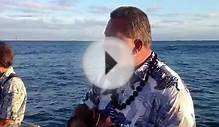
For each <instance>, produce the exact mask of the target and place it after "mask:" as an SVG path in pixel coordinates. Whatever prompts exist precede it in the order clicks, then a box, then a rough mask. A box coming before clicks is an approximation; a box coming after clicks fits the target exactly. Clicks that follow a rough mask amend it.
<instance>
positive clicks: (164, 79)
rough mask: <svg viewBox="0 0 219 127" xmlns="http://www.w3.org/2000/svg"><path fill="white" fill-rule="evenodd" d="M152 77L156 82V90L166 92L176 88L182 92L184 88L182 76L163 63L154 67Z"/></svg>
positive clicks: (159, 62)
mask: <svg viewBox="0 0 219 127" xmlns="http://www.w3.org/2000/svg"><path fill="white" fill-rule="evenodd" d="M150 76H151V78H152V79H153V80H155V81H156V85H155V87H154V88H155V89H156V90H164V89H167V88H171V87H175V88H176V89H177V90H180V88H182V86H183V84H182V80H181V78H180V76H179V75H178V74H177V73H176V72H175V71H174V70H172V69H171V68H170V67H169V66H167V65H166V64H165V63H163V62H161V61H158V64H157V65H156V66H155V67H154V70H153V71H152V72H151V75H150ZM179 84H180V86H179Z"/></svg>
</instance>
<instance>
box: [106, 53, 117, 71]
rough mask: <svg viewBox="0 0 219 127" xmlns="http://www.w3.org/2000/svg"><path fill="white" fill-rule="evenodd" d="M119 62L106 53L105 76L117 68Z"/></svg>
mask: <svg viewBox="0 0 219 127" xmlns="http://www.w3.org/2000/svg"><path fill="white" fill-rule="evenodd" d="M116 64H117V62H116V61H115V60H114V59H113V58H112V57H111V56H110V55H109V54H108V53H107V52H105V75H107V73H108V72H109V71H110V70H111V69H112V68H113V67H114V66H116Z"/></svg>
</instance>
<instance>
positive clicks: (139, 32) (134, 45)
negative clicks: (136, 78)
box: [105, 6, 152, 65]
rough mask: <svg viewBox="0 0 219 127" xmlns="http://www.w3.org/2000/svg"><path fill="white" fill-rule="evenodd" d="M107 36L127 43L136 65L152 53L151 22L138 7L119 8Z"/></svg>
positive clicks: (113, 12)
mask: <svg viewBox="0 0 219 127" xmlns="http://www.w3.org/2000/svg"><path fill="white" fill-rule="evenodd" d="M105 36H107V37H116V38H119V39H121V40H123V41H124V42H125V43H127V45H128V46H129V47H130V48H131V49H132V51H133V54H134V56H135V60H136V65H138V64H140V63H141V62H142V60H143V59H145V57H147V56H148V54H150V52H151V50H150V47H151V42H152V40H151V28H150V24H149V20H148V17H147V15H146V14H145V13H144V12H143V11H141V10H140V9H138V8H136V7H129V6H128V7H119V8H117V9H115V10H114V11H112V12H111V14H110V20H109V22H108V25H107V27H106V30H105ZM144 55H145V56H144Z"/></svg>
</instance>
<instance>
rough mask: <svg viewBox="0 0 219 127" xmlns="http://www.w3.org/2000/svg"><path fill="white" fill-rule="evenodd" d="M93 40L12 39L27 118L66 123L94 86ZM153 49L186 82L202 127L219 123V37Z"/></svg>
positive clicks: (51, 126) (52, 125) (46, 126)
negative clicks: (88, 54)
mask: <svg viewBox="0 0 219 127" xmlns="http://www.w3.org/2000/svg"><path fill="white" fill-rule="evenodd" d="M90 43H91V42H80V41H75V42H74V41H72V42H58V41H57V42H46V41H42V42H33V41H32V42H29V41H23V42H22V41H19V42H10V44H11V45H12V47H13V48H14V50H15V54H16V58H15V65H14V67H15V71H16V72H17V73H18V75H19V76H20V77H22V78H23V80H24V82H25V85H26V87H27V92H28V103H27V112H26V116H25V121H28V122H33V123H35V124H38V125H40V126H42V127H64V126H65V125H66V121H67V120H68V119H69V117H70V116H71V114H72V111H73V108H74V106H76V105H77V104H78V103H79V102H80V100H81V99H82V98H83V97H84V94H85V93H86V91H87V90H88V89H89V82H88V80H87V79H86V77H85V75H84V72H83V68H82V58H83V53H84V52H85V50H86V48H87V47H88V46H89V44H90ZM153 49H154V50H155V51H156V53H157V54H158V55H159V58H160V59H161V61H164V62H165V63H166V64H168V65H169V66H170V67H171V68H172V69H174V70H175V71H176V72H178V73H179V75H180V76H181V77H182V78H183V79H184V81H185V82H186V83H187V86H188V88H189V89H190V91H191V94H192V98H193V100H194V106H195V114H196V122H197V127H219V42H217V41H186V42H184V41H174V42H168V41H166V42H153Z"/></svg>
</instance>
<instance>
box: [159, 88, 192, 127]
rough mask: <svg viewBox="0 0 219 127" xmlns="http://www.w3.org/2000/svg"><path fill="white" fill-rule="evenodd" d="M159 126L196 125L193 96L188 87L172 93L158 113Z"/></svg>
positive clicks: (184, 126)
mask: <svg viewBox="0 0 219 127" xmlns="http://www.w3.org/2000/svg"><path fill="white" fill-rule="evenodd" d="M157 124H158V126H159V127H195V126H196V125H195V116H194V107H193V102H192V98H191V96H190V93H189V91H188V90H187V89H183V90H180V91H179V92H178V93H177V94H174V95H171V96H170V98H169V100H168V101H166V104H164V105H163V106H162V107H161V108H160V110H159V113H158V119H157Z"/></svg>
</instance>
